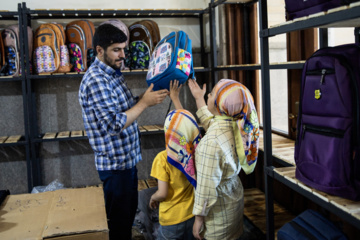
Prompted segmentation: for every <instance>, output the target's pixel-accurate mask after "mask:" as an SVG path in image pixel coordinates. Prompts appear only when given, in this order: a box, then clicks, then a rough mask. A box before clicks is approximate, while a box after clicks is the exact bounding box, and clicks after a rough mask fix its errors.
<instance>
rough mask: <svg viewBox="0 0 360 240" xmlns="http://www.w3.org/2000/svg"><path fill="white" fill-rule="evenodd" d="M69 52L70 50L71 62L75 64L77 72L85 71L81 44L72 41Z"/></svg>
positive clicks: (74, 67) (74, 68)
mask: <svg viewBox="0 0 360 240" xmlns="http://www.w3.org/2000/svg"><path fill="white" fill-rule="evenodd" d="M69 52H70V63H71V64H72V65H73V70H74V71H75V72H83V71H85V68H84V64H83V53H82V51H81V48H80V46H79V45H77V44H75V43H70V44H69Z"/></svg>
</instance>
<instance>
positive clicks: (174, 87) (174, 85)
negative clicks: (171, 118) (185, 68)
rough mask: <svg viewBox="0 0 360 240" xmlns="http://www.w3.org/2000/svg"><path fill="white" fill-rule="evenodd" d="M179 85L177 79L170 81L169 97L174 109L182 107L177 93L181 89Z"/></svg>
mask: <svg viewBox="0 0 360 240" xmlns="http://www.w3.org/2000/svg"><path fill="white" fill-rule="evenodd" d="M181 86H182V85H179V81H178V80H176V79H175V80H173V81H170V94H169V95H170V98H171V101H173V103H174V106H175V109H182V108H183V106H182V105H181V102H180V99H179V93H180V90H181Z"/></svg>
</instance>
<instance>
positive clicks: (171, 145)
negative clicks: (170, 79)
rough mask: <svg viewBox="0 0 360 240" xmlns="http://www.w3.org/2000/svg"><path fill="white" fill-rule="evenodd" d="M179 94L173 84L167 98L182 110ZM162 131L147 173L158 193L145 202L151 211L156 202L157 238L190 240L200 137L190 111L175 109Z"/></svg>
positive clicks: (176, 84) (178, 88)
mask: <svg viewBox="0 0 360 240" xmlns="http://www.w3.org/2000/svg"><path fill="white" fill-rule="evenodd" d="M174 91H175V94H174ZM179 91H180V87H178V82H177V81H175V84H174V85H173V84H171V86H170V97H171V99H172V100H173V102H174V104H175V108H182V106H181V104H180V101H179V99H178V93H179ZM172 94H173V95H175V96H172ZM164 131H165V144H166V150H164V151H162V152H160V153H159V154H158V155H157V156H156V157H155V159H154V161H153V165H152V169H151V174H150V175H151V176H152V177H154V178H156V179H158V190H157V191H156V192H155V193H154V194H153V195H152V196H151V199H150V203H149V205H150V207H151V208H156V207H157V206H158V203H159V202H160V206H159V222H160V228H159V231H158V238H157V239H189V240H190V239H194V237H193V234H192V228H193V224H194V215H193V214H192V209H193V205H194V188H195V187H196V177H195V162H194V157H195V149H196V147H197V145H198V143H199V141H200V138H201V135H200V129H199V126H198V125H197V123H196V119H195V117H194V116H193V115H192V114H191V113H190V112H188V111H186V110H183V109H177V110H173V111H171V112H170V113H169V114H168V115H167V117H166V120H165V124H164Z"/></svg>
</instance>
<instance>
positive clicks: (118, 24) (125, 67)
mask: <svg viewBox="0 0 360 240" xmlns="http://www.w3.org/2000/svg"><path fill="white" fill-rule="evenodd" d="M103 24H111V25H113V26H115V27H117V28H118V29H120V30H121V31H123V33H125V35H126V37H127V41H126V47H125V52H126V53H127V54H128V53H129V42H130V33H129V28H128V27H127V26H126V25H125V23H123V22H122V21H121V20H118V19H110V20H107V21H105V22H102V23H101V24H100V25H103ZM128 69H129V65H125V61H122V64H121V70H128Z"/></svg>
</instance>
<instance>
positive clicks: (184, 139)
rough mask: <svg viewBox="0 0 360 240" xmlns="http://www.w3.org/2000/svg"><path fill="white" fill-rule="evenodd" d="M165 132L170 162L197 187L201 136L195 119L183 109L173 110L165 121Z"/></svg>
mask: <svg viewBox="0 0 360 240" xmlns="http://www.w3.org/2000/svg"><path fill="white" fill-rule="evenodd" d="M164 131H165V143H166V153H167V160H168V162H169V163H170V164H171V165H173V166H174V167H176V168H177V169H179V170H180V171H181V172H183V173H184V174H185V176H186V178H187V179H188V180H189V182H190V183H191V184H192V185H193V186H194V187H196V171H195V159H194V158H195V149H196V147H197V145H198V144H199V142H200V138H201V135H200V129H199V126H198V124H197V123H196V120H195V117H194V116H193V115H192V114H191V113H190V112H189V111H186V110H183V109H179V110H173V111H171V112H170V113H169V114H168V115H167V117H166V119H165V124H164Z"/></svg>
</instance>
